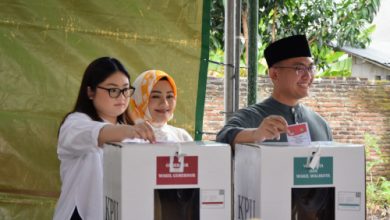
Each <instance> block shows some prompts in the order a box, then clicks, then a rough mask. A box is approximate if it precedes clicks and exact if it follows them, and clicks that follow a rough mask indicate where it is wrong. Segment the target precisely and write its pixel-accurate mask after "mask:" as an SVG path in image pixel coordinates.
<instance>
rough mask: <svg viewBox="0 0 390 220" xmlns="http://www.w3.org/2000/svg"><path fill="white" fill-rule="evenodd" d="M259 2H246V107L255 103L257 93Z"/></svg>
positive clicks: (253, 0)
mask: <svg viewBox="0 0 390 220" xmlns="http://www.w3.org/2000/svg"><path fill="white" fill-rule="evenodd" d="M258 11H259V1H258V0H249V1H248V14H249V18H248V38H249V39H248V52H249V53H248V105H252V104H255V103H256V93H257V62H258V61H257V35H258V25H259V21H258Z"/></svg>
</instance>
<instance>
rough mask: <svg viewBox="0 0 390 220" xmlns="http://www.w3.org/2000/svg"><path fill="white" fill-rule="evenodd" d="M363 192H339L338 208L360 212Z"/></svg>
mask: <svg viewBox="0 0 390 220" xmlns="http://www.w3.org/2000/svg"><path fill="white" fill-rule="evenodd" d="M361 200H362V193H361V192H339V193H338V196H337V207H338V209H339V210H348V211H360V208H361V205H360V204H361Z"/></svg>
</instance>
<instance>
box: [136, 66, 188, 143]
mask: <svg viewBox="0 0 390 220" xmlns="http://www.w3.org/2000/svg"><path fill="white" fill-rule="evenodd" d="M134 87H135V93H134V95H133V96H132V97H131V98H130V107H129V109H128V113H129V115H130V117H131V119H132V120H133V121H134V122H135V123H136V124H137V123H143V122H144V121H149V122H150V123H151V124H152V128H153V131H154V134H155V136H156V141H158V142H185V141H192V140H193V139H192V137H191V135H189V134H188V132H187V131H186V130H184V129H182V128H177V127H174V126H171V125H168V124H167V122H168V121H169V120H170V119H172V117H173V112H174V111H175V108H176V98H177V89H176V84H175V81H174V80H173V78H172V77H171V76H170V75H168V74H167V73H165V72H164V71H161V70H148V71H146V72H143V73H142V74H141V75H139V76H138V77H137V78H136V79H135V80H134Z"/></svg>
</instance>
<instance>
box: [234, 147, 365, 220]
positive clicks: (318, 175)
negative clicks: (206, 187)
mask: <svg viewBox="0 0 390 220" xmlns="http://www.w3.org/2000/svg"><path fill="white" fill-rule="evenodd" d="M365 200H366V199H365V156H364V147H363V146H362V145H352V144H340V143H333V142H312V144H310V145H306V146H291V145H290V146H288V145H287V144H286V143H283V144H282V143H270V144H267V143H264V144H261V145H258V144H246V145H245V144H244V145H240V144H238V145H236V150H235V158H234V219H236V220H238V219H240V220H241V219H252V218H256V219H261V220H287V219H291V220H298V219H305V220H311V219H313V220H314V219H316V220H333V219H337V220H349V219H351V220H352V219H353V220H360V219H362V220H363V219H365Z"/></svg>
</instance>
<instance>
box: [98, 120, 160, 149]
mask: <svg viewBox="0 0 390 220" xmlns="http://www.w3.org/2000/svg"><path fill="white" fill-rule="evenodd" d="M126 138H139V139H144V140H148V141H150V142H151V143H155V142H156V138H155V136H154V132H153V130H152V127H151V125H150V124H149V123H148V122H143V123H141V124H136V125H112V124H107V125H105V126H104V127H102V128H101V129H100V132H99V136H98V146H99V147H102V146H103V144H104V143H107V142H118V141H122V140H124V139H126Z"/></svg>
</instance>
